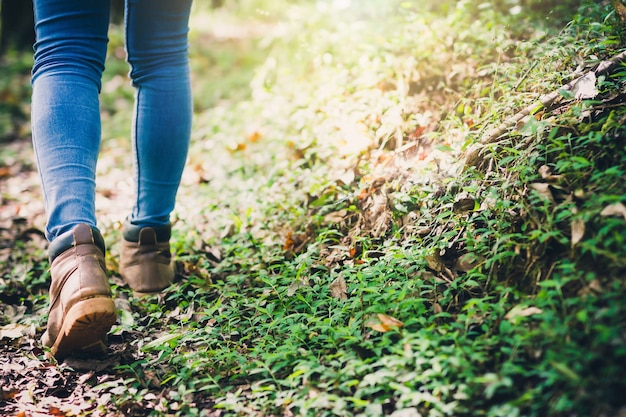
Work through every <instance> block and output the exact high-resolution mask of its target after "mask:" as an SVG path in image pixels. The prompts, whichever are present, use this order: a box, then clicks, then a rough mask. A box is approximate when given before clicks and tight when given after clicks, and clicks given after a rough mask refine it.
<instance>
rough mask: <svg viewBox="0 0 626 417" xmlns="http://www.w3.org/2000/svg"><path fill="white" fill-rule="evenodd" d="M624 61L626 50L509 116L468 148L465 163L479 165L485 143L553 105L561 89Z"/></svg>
mask: <svg viewBox="0 0 626 417" xmlns="http://www.w3.org/2000/svg"><path fill="white" fill-rule="evenodd" d="M624 61H626V51H622V52H621V53H619V54H617V55H615V56H614V57H613V58H611V59H609V60H606V61H602V62H601V63H600V64H599V65H598V66H597V67H596V68H595V69H593V70H591V71H588V72H586V73H585V74H583V75H581V76H579V77H577V78H576V79H574V80H572V81H570V82H569V83H567V84H565V85H564V86H562V87H560V88H559V89H557V90H555V91H552V92H551V93H549V94H545V95H543V96H541V97H540V98H539V100H537V101H535V102H533V103H532V104H531V105H529V106H527V107H525V108H524V109H523V110H521V111H520V112H518V113H516V114H514V115H513V116H511V117H509V118H508V119H506V120H505V121H504V122H502V123H501V124H500V125H499V126H498V127H497V128H495V129H493V130H492V131H491V132H489V133H488V134H487V135H486V136H485V137H483V138H482V139H481V141H480V143H479V144H477V145H475V146H474V147H472V148H470V149H468V151H467V152H466V159H465V165H466V166H477V165H478V164H479V163H480V162H481V160H482V157H481V156H480V151H481V149H482V148H483V146H484V145H488V144H490V143H494V142H497V141H498V139H500V137H501V136H502V135H503V134H505V133H506V132H507V131H508V130H509V129H510V128H511V127H513V126H515V125H517V123H519V122H520V121H522V120H523V119H524V118H525V117H527V116H528V115H530V114H532V113H533V112H536V111H538V110H540V109H542V108H547V107H550V105H552V104H553V103H554V102H555V101H556V100H557V99H558V98H559V97H562V94H561V91H563V90H565V91H572V90H573V89H574V88H575V87H576V85H577V84H578V82H579V81H580V80H581V79H583V78H585V77H586V76H588V75H589V74H591V73H593V74H595V75H596V77H597V76H600V75H605V74H610V73H611V72H612V71H613V70H614V69H615V68H616V67H617V66H619V65H620V64H621V63H622V62H624Z"/></svg>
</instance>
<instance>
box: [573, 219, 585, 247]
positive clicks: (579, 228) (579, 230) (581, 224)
mask: <svg viewBox="0 0 626 417" xmlns="http://www.w3.org/2000/svg"><path fill="white" fill-rule="evenodd" d="M571 227H572V247H574V246H576V245H577V244H578V242H580V241H581V240H582V239H583V236H585V221H584V220H583V219H581V218H580V217H577V218H574V219H572V225H571Z"/></svg>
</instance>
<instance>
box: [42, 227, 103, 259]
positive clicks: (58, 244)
mask: <svg viewBox="0 0 626 417" xmlns="http://www.w3.org/2000/svg"><path fill="white" fill-rule="evenodd" d="M88 227H90V228H91V235H92V237H93V243H94V244H95V245H96V246H97V247H98V248H99V249H100V250H101V251H102V253H105V248H106V247H105V244H104V239H103V238H102V235H101V234H100V231H99V230H98V229H97V228H95V227H93V226H88ZM73 246H74V229H72V230H70V231H69V232H65V233H63V234H62V235H60V236H57V237H56V238H55V239H54V240H53V241H52V242H51V243H50V246H48V258H49V259H50V263H52V261H54V259H55V258H56V257H57V256H59V255H60V254H62V253H63V252H65V251H66V250H68V249H70V248H71V247H73Z"/></svg>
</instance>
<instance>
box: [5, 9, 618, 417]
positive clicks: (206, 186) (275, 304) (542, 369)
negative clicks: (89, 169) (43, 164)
mask: <svg viewBox="0 0 626 417" xmlns="http://www.w3.org/2000/svg"><path fill="white" fill-rule="evenodd" d="M381 3H382V4H381ZM473 3H474V2H456V1H449V0H440V1H437V2H435V1H430V0H429V1H420V2H417V1H400V0H390V1H386V2H376V1H363V2H360V3H359V7H358V8H357V7H356V6H355V5H354V4H352V2H350V1H340V0H333V1H330V0H319V1H315V2H298V1H295V2H294V1H287V0H285V1H277V2H270V1H264V0H245V1H244V0H241V1H240V2H238V6H237V7H235V6H232V5H230V4H227V5H225V6H223V7H221V8H219V9H216V10H213V11H209V10H205V9H204V8H203V6H202V5H200V6H198V5H197V4H196V9H195V10H194V14H193V18H192V22H191V33H190V36H191V51H190V53H191V65H192V76H193V85H194V89H193V91H194V110H195V118H194V129H193V136H192V144H191V151H190V155H189V160H188V164H187V167H186V170H185V173H184V175H183V181H182V184H181V189H180V195H179V202H178V206H177V209H176V211H175V213H174V215H173V218H172V220H173V225H174V235H173V238H172V248H173V251H174V253H175V255H176V259H177V271H178V276H177V279H176V281H175V282H174V284H173V285H172V286H170V287H169V288H168V289H167V290H165V291H164V292H163V293H162V294H160V295H154V296H150V297H144V298H137V297H135V296H134V295H133V294H132V292H131V291H129V289H128V288H127V287H126V286H125V285H124V283H123V282H122V280H121V279H120V277H119V273H118V255H119V240H120V237H121V232H120V230H121V225H122V222H123V221H124V219H125V217H126V216H127V214H128V213H129V210H130V208H131V205H132V194H133V185H132V173H131V171H130V170H131V167H130V166H129V162H128V155H129V153H130V143H129V139H128V136H129V130H130V124H131V115H132V99H133V90H132V88H131V86H130V84H129V81H128V77H127V72H128V68H127V65H126V63H125V61H124V57H125V55H124V48H123V39H122V30H121V28H120V27H118V26H116V25H112V26H111V31H110V44H109V61H108V64H107V69H106V71H105V75H104V82H103V90H102V94H101V106H102V125H103V140H102V149H101V157H100V160H99V163H98V171H97V175H98V183H97V200H96V205H97V211H98V222H99V223H98V226H99V228H100V229H101V230H102V231H103V233H104V235H105V240H106V243H107V256H106V260H107V267H108V270H109V275H110V280H111V285H112V290H113V294H114V298H115V302H116V306H117V307H118V316H119V320H118V322H117V323H116V324H115V325H114V327H113V329H112V330H111V332H110V334H109V337H108V350H107V354H106V355H105V356H103V357H70V358H67V359H66V360H64V361H63V362H62V363H58V362H56V361H55V360H54V359H52V358H50V357H49V355H48V354H47V352H46V349H45V348H43V347H42V345H41V343H40V337H41V335H42V333H43V331H44V330H45V325H46V319H47V309H48V301H49V299H48V292H47V291H48V286H49V281H50V275H49V270H48V263H47V254H46V250H47V242H46V240H45V237H44V233H43V231H44V228H45V214H44V206H43V199H42V196H41V190H40V187H39V178H38V174H37V171H36V166H35V164H34V156H33V151H32V146H31V143H30V141H31V139H30V126H29V124H28V118H29V98H30V84H29V81H30V80H29V71H30V66H31V64H32V57H31V56H30V55H25V54H19V53H9V54H7V55H6V56H4V57H3V58H1V60H2V62H1V65H0V98H1V99H2V100H1V101H0V145H1V147H0V203H1V206H0V302H1V304H0V353H1V354H0V415H2V416H15V417H26V416H32V417H38V416H68V417H69V416H207V417H208V416H333V415H339V416H378V415H392V416H396V417H417V416H537V417H539V416H541V417H543V416H568V417H569V416H580V417H583V416H597V417H600V416H603V417H604V416H606V417H624V416H626V400H625V398H624V396H623V393H624V392H626V375H625V374H624V364H625V363H626V181H624V178H626V106H624V103H626V66H625V65H624V63H623V61H624V58H623V57H624V51H625V48H626V46H625V40H626V33H625V32H624V27H623V24H622V21H621V20H620V19H619V16H618V14H616V12H615V11H614V10H613V8H612V6H611V3H610V2H609V1H602V2H597V1H589V2H580V1H569V2H562V1H561V2H539V1H516V0H511V1H499V0H493V1H491V2H484V3H482V4H473ZM542 3H543V4H542ZM574 5H575V6H574Z"/></svg>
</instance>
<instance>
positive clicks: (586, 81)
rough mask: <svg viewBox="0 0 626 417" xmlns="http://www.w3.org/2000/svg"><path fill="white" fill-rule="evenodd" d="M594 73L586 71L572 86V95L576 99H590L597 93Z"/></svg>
mask: <svg viewBox="0 0 626 417" xmlns="http://www.w3.org/2000/svg"><path fill="white" fill-rule="evenodd" d="M596 80H597V79H596V74H595V73H594V72H588V73H587V74H585V75H584V76H583V77H581V78H580V79H579V80H578V81H577V82H576V85H575V86H574V90H573V91H572V92H573V93H574V97H575V98H576V100H585V99H592V98H595V97H596V96H597V95H598V89H597V88H596Z"/></svg>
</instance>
